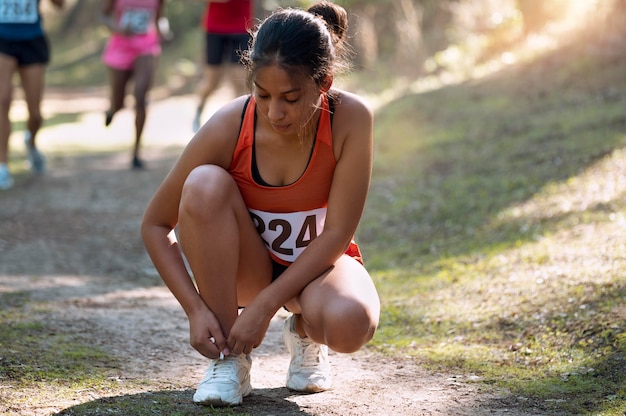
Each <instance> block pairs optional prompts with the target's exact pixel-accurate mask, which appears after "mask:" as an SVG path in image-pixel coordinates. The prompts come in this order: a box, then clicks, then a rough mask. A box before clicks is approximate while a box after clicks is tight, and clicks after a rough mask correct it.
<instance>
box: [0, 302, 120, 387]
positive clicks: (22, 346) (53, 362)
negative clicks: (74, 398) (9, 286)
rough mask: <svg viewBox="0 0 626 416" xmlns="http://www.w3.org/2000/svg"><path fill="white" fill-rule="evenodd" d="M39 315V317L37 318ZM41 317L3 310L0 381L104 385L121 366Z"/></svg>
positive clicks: (0, 325) (28, 383)
mask: <svg viewBox="0 0 626 416" xmlns="http://www.w3.org/2000/svg"><path fill="white" fill-rule="evenodd" d="M33 315H35V316H33ZM45 322H46V320H45V314H41V315H40V316H37V314H33V313H32V311H31V313H29V316H27V315H26V314H25V313H24V312H20V311H16V310H13V309H10V308H8V309H3V310H2V312H1V313H0V351H2V353H1V357H0V379H1V380H3V382H5V383H6V382H8V383H10V384H12V385H15V386H29V385H32V384H33V383H40V382H45V383H52V384H60V385H67V386H70V385H71V386H81V385H88V384H92V383H94V382H96V383H101V382H103V381H105V380H106V379H107V377H108V373H109V372H108V370H109V369H114V368H117V367H118V365H119V364H118V363H117V362H116V361H115V360H114V359H113V358H112V357H110V356H108V355H107V354H105V353H104V352H102V351H100V350H99V349H98V348H96V347H94V346H93V345H92V344H91V343H90V342H89V341H88V340H86V339H81V338H80V337H78V336H75V335H69V334H66V333H62V332H59V331H57V330H56V329H55V328H52V327H48V326H47V325H46V323H45Z"/></svg>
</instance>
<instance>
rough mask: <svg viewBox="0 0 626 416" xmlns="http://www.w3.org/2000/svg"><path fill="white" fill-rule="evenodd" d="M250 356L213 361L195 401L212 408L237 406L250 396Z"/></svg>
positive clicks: (194, 397) (231, 356) (197, 391)
mask: <svg viewBox="0 0 626 416" xmlns="http://www.w3.org/2000/svg"><path fill="white" fill-rule="evenodd" d="M251 366H252V360H251V359H250V356H249V355H245V354H241V355H237V356H234V355H229V356H227V357H224V359H223V360H211V364H209V368H208V369H207V370H206V373H205V375H204V379H203V380H202V381H201V382H200V385H199V386H198V390H196V393H195V394H194V395H193V401H194V402H195V403H198V404H203V405H210V406H237V405H240V404H241V402H243V398H244V397H245V396H247V395H248V394H250V392H251V391H252V386H251V385H250V367H251Z"/></svg>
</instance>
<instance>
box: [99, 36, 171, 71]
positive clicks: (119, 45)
mask: <svg viewBox="0 0 626 416" xmlns="http://www.w3.org/2000/svg"><path fill="white" fill-rule="evenodd" d="M144 55H149V56H154V57H158V56H160V55H161V42H160V39H159V35H158V34H157V32H151V33H148V34H145V35H137V36H123V35H120V34H113V35H112V36H111V38H110V39H109V42H108V43H107V45H106V48H105V49H104V54H103V56H102V61H103V62H104V63H105V65H106V66H108V67H111V68H115V69H121V70H122V71H129V70H131V69H133V66H134V65H135V61H136V60H137V58H139V57H140V56H144Z"/></svg>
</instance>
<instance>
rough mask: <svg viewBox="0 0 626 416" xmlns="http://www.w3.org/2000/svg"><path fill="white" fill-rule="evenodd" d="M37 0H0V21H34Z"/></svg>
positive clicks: (35, 18)
mask: <svg viewBox="0 0 626 416" xmlns="http://www.w3.org/2000/svg"><path fill="white" fill-rule="evenodd" d="M36 21H37V0H0V23H35V22H36Z"/></svg>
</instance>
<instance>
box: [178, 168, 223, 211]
mask: <svg viewBox="0 0 626 416" xmlns="http://www.w3.org/2000/svg"><path fill="white" fill-rule="evenodd" d="M232 187H233V180H232V177H231V176H230V175H229V174H228V172H226V171H225V170H224V169H222V168H221V167H219V166H216V165H202V166H198V167H196V168H195V169H194V170H192V171H191V173H190V174H189V176H187V179H186V180H185V183H184V185H183V188H182V194H181V199H180V213H181V214H183V215H185V214H187V215H206V214H208V213H210V212H211V211H213V210H214V209H215V208H216V207H222V206H224V204H225V203H226V201H227V198H228V193H229V192H230V191H231V190H232Z"/></svg>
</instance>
